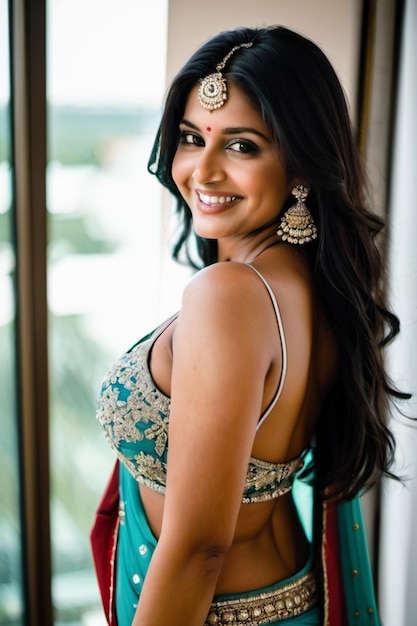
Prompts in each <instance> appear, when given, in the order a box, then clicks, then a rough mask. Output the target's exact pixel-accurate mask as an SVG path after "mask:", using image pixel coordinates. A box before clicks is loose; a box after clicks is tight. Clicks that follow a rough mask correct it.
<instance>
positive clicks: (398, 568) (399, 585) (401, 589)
mask: <svg viewBox="0 0 417 626" xmlns="http://www.w3.org/2000/svg"><path fill="white" fill-rule="evenodd" d="M416 59H417V3H416V2H415V1H414V0H408V1H407V2H406V5H405V13H404V22H403V32H402V44H401V63H400V74H399V89H398V100H397V111H396V120H395V127H394V128H395V135H394V145H393V148H394V152H393V162H392V163H393V166H392V178H391V181H392V184H391V194H390V198H389V222H390V224H389V232H390V244H389V245H390V249H389V268H390V296H391V302H392V304H393V306H394V309H395V311H396V312H397V314H398V315H399V317H400V319H401V334H400V337H399V339H397V341H396V342H395V344H394V345H393V346H392V347H391V348H390V349H389V352H388V365H389V371H390V374H391V376H392V378H393V380H394V381H396V382H397V383H398V384H399V386H400V387H401V389H404V390H407V391H410V392H411V393H413V399H412V400H411V401H410V402H409V403H405V404H404V406H403V407H402V408H403V409H404V411H405V412H406V413H407V414H408V415H412V416H417V399H416V397H417V196H416V193H415V186H416V183H417V120H416V111H417V66H416ZM391 425H392V427H393V429H394V432H395V435H396V438H397V441H398V453H397V461H396V467H395V471H396V472H397V473H399V474H401V475H403V476H406V477H408V480H407V482H406V484H405V486H401V485H399V484H395V483H393V481H387V482H386V483H385V484H384V485H383V489H382V509H381V536H380V568H379V569H380V576H379V598H380V601H379V604H380V610H381V617H382V620H383V624H385V625H386V626H412V625H413V624H417V593H416V589H415V581H416V577H417V541H416V528H417V424H415V423H412V422H411V421H410V420H408V419H407V418H404V417H403V416H401V415H400V414H399V413H397V414H393V415H392V418H391Z"/></svg>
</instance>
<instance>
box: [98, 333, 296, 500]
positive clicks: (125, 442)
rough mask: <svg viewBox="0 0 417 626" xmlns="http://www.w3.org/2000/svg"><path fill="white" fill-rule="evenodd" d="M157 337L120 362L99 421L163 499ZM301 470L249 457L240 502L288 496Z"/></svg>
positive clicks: (164, 408)
mask: <svg viewBox="0 0 417 626" xmlns="http://www.w3.org/2000/svg"><path fill="white" fill-rule="evenodd" d="M163 326H164V325H163ZM157 336H158V331H156V333H155V335H154V336H147V337H146V338H145V340H143V341H142V342H139V343H137V344H136V345H135V346H134V347H133V348H132V350H130V351H129V352H127V353H126V354H124V355H123V356H122V357H121V358H120V359H119V360H118V361H116V363H115V364H114V366H113V367H112V369H111V370H110V372H109V373H108V374H107V376H106V378H105V379H104V381H103V384H102V391H101V395H100V397H99V399H98V402H97V419H98V420H99V422H100V423H101V425H102V426H103V428H104V432H105V435H106V438H107V439H108V441H109V443H110V445H111V447H112V448H113V449H114V450H115V451H116V452H117V455H118V457H119V458H120V460H121V461H122V463H124V465H125V466H126V467H127V469H128V470H129V472H130V473H131V474H132V476H133V477H134V478H135V479H136V480H137V481H138V482H140V483H143V484H145V485H146V486H148V487H150V488H151V489H153V490H154V491H157V492H158V493H162V494H164V493H165V490H166V472H167V466H166V462H167V455H168V428H169V412H170V407H171V399H170V398H169V397H168V396H166V395H165V394H163V393H162V392H161V391H159V389H158V388H157V387H156V385H155V383H154V381H153V380H152V376H151V373H150V370H149V364H148V359H149V350H150V348H151V347H152V344H153V342H154V341H155V339H156V337H157ZM132 444H134V445H132ZM302 466H303V460H302V458H301V457H299V458H296V459H294V460H292V461H289V462H288V463H271V462H269V461H263V460H260V459H255V458H253V457H251V458H250V459H249V464H248V472H247V475H246V481H245V487H244V493H243V497H242V502H243V503H244V504H247V503H252V502H265V501H268V500H272V499H274V498H278V497H279V496H281V495H283V494H285V493H287V492H288V491H290V490H291V488H292V484H293V481H294V476H295V474H296V473H297V472H298V470H299V469H301V467H302Z"/></svg>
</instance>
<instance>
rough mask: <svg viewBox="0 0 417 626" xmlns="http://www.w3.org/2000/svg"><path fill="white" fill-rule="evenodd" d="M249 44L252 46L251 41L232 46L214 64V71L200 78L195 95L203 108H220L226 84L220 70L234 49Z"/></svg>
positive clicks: (210, 109)
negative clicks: (218, 61)
mask: <svg viewBox="0 0 417 626" xmlns="http://www.w3.org/2000/svg"><path fill="white" fill-rule="evenodd" d="M251 46H253V42H252V41H250V42H249V43H241V44H240V45H239V46H234V48H232V49H231V50H230V52H228V53H227V54H226V56H225V57H224V59H223V60H222V61H220V63H218V64H217V65H216V71H215V72H214V73H213V74H209V75H208V76H206V77H205V78H202V79H201V81H200V82H201V84H200V87H199V88H198V94H197V97H198V101H199V103H200V104H201V106H202V107H203V109H207V110H208V111H214V110H215V109H220V107H222V106H223V105H224V103H225V102H226V100H227V84H226V79H225V77H224V76H223V74H222V70H224V68H225V66H226V63H227V62H228V60H229V59H230V57H231V56H232V54H234V53H235V52H236V50H239V49H240V48H250V47H251Z"/></svg>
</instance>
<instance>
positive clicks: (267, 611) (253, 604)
mask: <svg viewBox="0 0 417 626" xmlns="http://www.w3.org/2000/svg"><path fill="white" fill-rule="evenodd" d="M317 604H318V591H317V585H316V581H315V578H314V574H313V572H309V573H308V574H305V575H304V576H300V577H299V578H297V579H296V580H294V581H292V582H290V583H288V584H285V585H282V586H280V587H278V588H277V589H273V590H271V591H262V592H260V593H259V594H257V595H253V596H249V597H248V598H236V599H233V600H223V601H218V602H213V603H212V605H211V608H210V613H209V614H208V617H207V620H206V621H205V623H204V626H228V625H230V624H246V625H247V626H261V624H272V623H274V622H278V621H281V620H285V619H289V618H290V617H296V616H297V615H301V614H302V613H306V612H307V611H309V610H310V609H312V608H314V607H315V606H317Z"/></svg>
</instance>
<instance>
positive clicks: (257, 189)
mask: <svg viewBox="0 0 417 626" xmlns="http://www.w3.org/2000/svg"><path fill="white" fill-rule="evenodd" d="M197 89H198V87H195V88H194V89H193V90H192V91H191V93H190V96H189V98H188V100H187V105H186V107H185V111H184V117H183V119H182V121H181V123H180V142H179V145H178V148H177V152H176V154H175V157H174V160H173V164H172V176H173V179H174V181H175V184H176V185H177V187H178V189H179V191H180V193H181V195H182V196H183V198H184V200H185V201H186V203H187V204H188V206H189V207H190V209H191V212H192V215H193V224H194V229H195V231H196V233H197V234H198V235H200V236H201V237H206V238H209V239H217V240H220V239H222V238H232V239H233V238H236V237H237V238H242V237H247V236H248V235H250V233H252V232H253V231H255V230H256V229H258V228H261V227H262V226H264V225H265V224H267V223H268V222H270V221H271V220H274V219H276V218H277V216H278V214H279V212H280V211H281V208H282V206H283V204H284V202H285V200H286V199H287V197H288V195H289V194H290V191H291V188H292V183H291V182H290V181H288V180H287V177H286V174H285V171H284V167H283V164H282V162H281V159H280V155H279V154H278V152H277V150H276V148H275V146H274V145H273V143H272V138H271V135H270V133H269V131H268V128H267V127H266V125H265V122H264V121H263V120H262V117H261V116H260V115H259V113H258V112H257V111H256V110H255V108H254V107H253V105H252V104H251V102H250V101H249V99H248V98H247V97H246V96H245V94H244V93H243V91H242V90H241V89H240V88H239V87H237V86H236V85H235V84H233V83H231V82H230V81H228V99H227V102H226V103H225V104H224V106H222V107H221V108H220V109H217V110H215V111H207V110H206V109H203V108H202V107H201V105H200V104H199V102H198V99H197Z"/></svg>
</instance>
